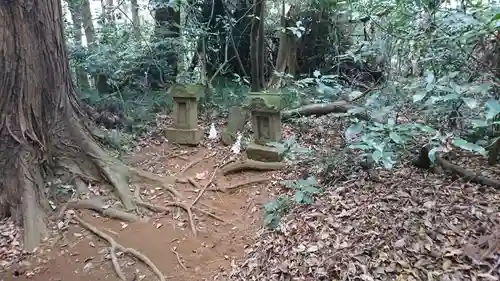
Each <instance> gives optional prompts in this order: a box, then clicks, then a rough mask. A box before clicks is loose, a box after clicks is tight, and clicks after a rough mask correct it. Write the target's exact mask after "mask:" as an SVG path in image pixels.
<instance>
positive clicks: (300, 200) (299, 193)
mask: <svg viewBox="0 0 500 281" xmlns="http://www.w3.org/2000/svg"><path fill="white" fill-rule="evenodd" d="M305 196H306V194H305V193H304V192H303V191H302V190H297V191H296V192H295V202H297V203H299V204H302V203H303V202H304V198H305Z"/></svg>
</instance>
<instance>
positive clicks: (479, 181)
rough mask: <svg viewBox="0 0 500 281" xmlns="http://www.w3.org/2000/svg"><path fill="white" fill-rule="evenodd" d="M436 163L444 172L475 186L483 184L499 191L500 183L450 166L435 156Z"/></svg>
mask: <svg viewBox="0 0 500 281" xmlns="http://www.w3.org/2000/svg"><path fill="white" fill-rule="evenodd" d="M436 163H437V164H438V165H440V166H441V167H443V168H444V169H445V170H448V171H451V172H453V173H455V174H457V175H459V176H460V177H462V178H463V179H464V180H467V181H471V182H474V183H477V184H484V185H487V186H490V187H493V188H495V189H500V181H498V180H495V179H492V178H488V177H485V176H482V175H481V174H479V173H474V172H473V171H469V170H466V169H464V168H462V167H460V166H458V165H455V164H452V163H451V162H449V161H448V160H445V159H443V158H441V157H439V156H437V155H436Z"/></svg>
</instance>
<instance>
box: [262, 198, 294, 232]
mask: <svg viewBox="0 0 500 281" xmlns="http://www.w3.org/2000/svg"><path fill="white" fill-rule="evenodd" d="M289 207H290V199H289V198H288V197H287V196H280V197H278V198H277V199H275V200H273V201H271V202H269V203H267V204H265V205H264V226H265V227H267V228H270V229H276V228H277V227H278V225H279V223H280V221H281V217H282V216H283V215H284V214H286V213H287V212H288V209H289Z"/></svg>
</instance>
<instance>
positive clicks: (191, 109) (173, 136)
mask: <svg viewBox="0 0 500 281" xmlns="http://www.w3.org/2000/svg"><path fill="white" fill-rule="evenodd" d="M168 92H169V94H170V95H171V96H172V99H173V102H174V111H173V118H174V127H173V128H167V129H165V130H164V133H165V137H166V138H167V140H168V141H169V142H172V143H177V144H187V145H197V144H199V143H200V141H201V138H202V137H203V131H202V130H201V129H199V128H198V99H199V98H201V97H203V96H204V95H205V87H203V86H201V85H187V86H185V85H180V84H175V85H173V86H172V87H170V89H169V91H168Z"/></svg>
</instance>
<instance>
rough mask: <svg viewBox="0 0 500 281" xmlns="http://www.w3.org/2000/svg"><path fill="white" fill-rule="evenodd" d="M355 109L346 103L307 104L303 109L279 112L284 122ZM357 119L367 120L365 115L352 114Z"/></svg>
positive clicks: (367, 117)
mask: <svg viewBox="0 0 500 281" xmlns="http://www.w3.org/2000/svg"><path fill="white" fill-rule="evenodd" d="M354 108H357V107H356V106H353V105H350V104H348V103H347V102H346V101H337V102H332V103H317V104H309V105H305V106H303V107H299V108H295V109H291V110H285V111H282V112H281V119H282V120H284V121H286V120H289V119H292V118H299V117H304V116H311V115H316V116H322V115H326V114H330V113H347V112H348V111H349V110H350V109H354ZM354 116H356V117H357V118H359V119H361V120H369V119H370V118H369V116H368V115H367V114H366V113H356V114H354Z"/></svg>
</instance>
